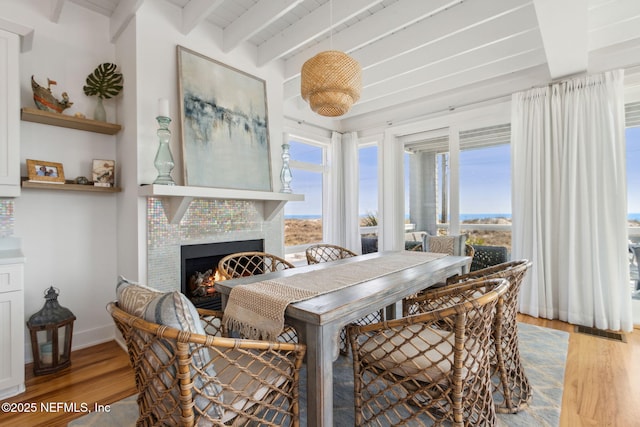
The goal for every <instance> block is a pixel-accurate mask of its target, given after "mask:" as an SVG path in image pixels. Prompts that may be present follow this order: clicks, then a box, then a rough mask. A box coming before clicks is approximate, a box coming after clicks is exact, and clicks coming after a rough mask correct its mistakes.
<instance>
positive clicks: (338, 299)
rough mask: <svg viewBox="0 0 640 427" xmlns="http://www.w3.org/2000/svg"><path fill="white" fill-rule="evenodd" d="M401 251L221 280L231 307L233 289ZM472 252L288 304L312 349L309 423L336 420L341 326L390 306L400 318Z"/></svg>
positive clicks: (288, 314) (389, 312) (290, 319)
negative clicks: (410, 300) (406, 305)
mask: <svg viewBox="0 0 640 427" xmlns="http://www.w3.org/2000/svg"><path fill="white" fill-rule="evenodd" d="M391 254H396V255H397V254H398V252H393V251H387V252H375V253H370V254H366V255H361V256H356V257H352V258H346V259H343V260H338V261H332V262H327V263H321V264H314V265H308V266H303V267H296V268H291V269H288V270H283V271H278V272H273V273H266V274H260V275H255V276H249V277H242V278H238V279H231V280H225V281H220V282H216V284H215V288H216V290H217V291H218V292H220V294H221V296H222V306H223V307H225V305H226V303H227V300H228V296H229V294H230V293H231V290H232V289H233V288H234V287H235V286H238V285H247V284H251V283H256V282H260V281H264V280H274V279H278V278H283V277H289V276H291V275H295V274H302V273H306V272H310V271H315V270H320V269H331V268H334V267H336V266H338V265H343V264H350V263H358V262H362V261H365V260H370V259H379V260H384V258H385V257H388V256H390V255H391ZM468 264H469V257H464V256H451V255H448V256H444V257H442V258H437V259H434V260H431V261H429V262H425V263H422V264H418V265H415V266H411V267H409V268H405V269H402V270H399V271H391V272H389V273H388V274H383V275H381V276H379V277H376V278H373V279H369V280H365V281H363V282H360V283H357V284H354V285H351V286H348V287H345V288H341V289H338V290H335V291H333V292H329V293H326V294H322V295H318V296H314V297H312V298H310V299H307V300H304V301H299V302H295V303H292V304H289V305H288V306H287V308H286V310H285V319H286V323H287V324H288V325H291V326H293V327H294V328H295V329H296V330H297V332H298V336H299V340H300V341H301V342H303V343H305V344H306V346H307V353H306V361H307V425H308V426H333V362H334V361H335V360H336V359H337V357H338V354H339V334H340V330H341V329H342V328H343V327H344V326H345V325H347V324H349V323H351V322H354V321H356V320H358V319H360V318H362V317H364V316H366V315H367V314H370V313H373V312H375V311H378V310H380V309H383V308H385V309H386V316H387V318H395V317H396V315H397V313H398V312H399V303H400V302H401V301H402V299H403V298H405V297H407V296H409V295H413V294H415V293H416V292H418V291H420V290H421V289H425V288H427V287H429V286H432V285H433V284H435V283H438V282H443V281H445V280H446V278H448V277H450V276H453V275H455V274H460V273H462V272H463V271H464V269H465V268H466V267H467V266H468Z"/></svg>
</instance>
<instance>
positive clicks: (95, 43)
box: [0, 0, 283, 360]
mask: <svg viewBox="0 0 640 427" xmlns="http://www.w3.org/2000/svg"><path fill="white" fill-rule="evenodd" d="M50 13H51V2H49V1H42V0H3V1H2V8H1V9H0V18H3V19H6V20H8V21H11V22H15V23H18V24H21V25H24V26H27V27H31V28H34V30H35V36H34V39H33V48H32V50H31V51H29V52H26V53H22V54H21V57H20V85H21V102H22V105H23V106H25V107H35V105H34V104H33V100H32V92H31V86H30V78H31V75H32V74H33V75H34V76H35V78H36V80H37V81H38V82H39V83H41V84H46V79H47V78H50V79H52V80H55V81H57V83H58V84H57V86H53V87H52V89H53V93H54V94H56V95H58V96H59V95H60V94H61V92H63V91H66V92H68V94H69V97H70V98H71V101H73V102H74V105H73V107H72V108H71V109H68V110H66V111H65V114H74V113H76V112H80V113H83V114H85V115H87V116H88V117H91V116H92V112H93V107H94V104H95V100H94V99H92V98H88V97H86V96H85V95H84V93H83V92H82V86H83V85H84V82H85V79H86V76H87V75H88V74H90V73H91V72H93V70H94V69H95V67H96V66H97V65H98V64H100V63H102V62H114V63H116V64H118V65H119V67H120V70H121V72H123V74H124V90H123V93H122V94H121V95H120V96H119V97H118V99H112V100H107V101H105V107H106V110H107V119H108V121H110V122H116V123H119V124H121V125H122V126H123V130H122V131H121V132H120V133H119V134H118V135H116V136H107V135H102V134H96V133H91V132H84V131H78V130H72V129H66V128H59V127H55V126H47V125H42V124H35V123H29V122H21V142H20V148H21V169H22V174H23V175H25V174H26V168H25V159H27V158H30V159H36V160H47V161H54V162H59V163H62V164H63V165H64V171H65V175H66V177H67V178H68V179H69V178H71V179H73V178H75V177H77V176H79V175H85V176H90V172H91V162H92V160H93V159H116V161H117V163H116V180H117V184H118V185H120V186H122V187H123V192H122V193H120V194H118V195H113V194H93V193H89V192H62V191H47V190H34V189H24V190H23V191H22V195H21V196H20V197H19V198H17V199H16V202H15V236H16V237H19V238H21V239H22V242H23V251H24V253H25V256H26V257H27V262H26V265H25V316H26V318H28V317H29V316H30V315H31V314H33V313H35V312H36V311H38V310H39V309H40V308H41V307H42V305H43V304H44V298H43V295H44V290H45V289H46V288H48V287H49V286H51V285H53V286H55V287H57V288H59V289H60V297H59V302H60V303H61V305H63V306H65V307H67V308H69V309H70V310H71V311H72V312H73V313H74V314H75V315H76V317H77V320H76V322H75V324H74V338H73V347H74V348H81V347H85V346H89V345H92V344H95V343H98V342H102V341H106V340H109V339H112V338H113V336H114V328H113V322H112V320H111V318H110V317H109V316H108V314H107V313H106V310H105V305H106V304H107V302H108V301H110V300H112V299H113V298H114V296H115V284H116V281H117V276H118V275H119V274H124V275H127V276H129V277H131V278H133V279H138V280H144V279H145V274H146V226H145V224H146V222H145V220H146V218H145V215H146V203H145V202H146V201H145V200H144V199H142V198H139V197H138V196H137V191H138V185H139V184H143V183H150V182H152V181H153V180H154V179H155V177H156V170H155V168H154V167H153V159H154V156H155V151H156V148H157V144H158V139H157V136H156V130H157V124H156V121H155V116H156V115H157V100H158V98H168V99H169V100H170V103H171V116H172V118H173V122H172V125H171V131H172V134H173V137H172V141H171V149H172V152H173V155H174V158H175V162H176V168H175V169H174V172H173V174H172V175H173V177H174V179H175V180H176V182H177V183H178V184H182V183H183V177H182V167H181V165H182V157H181V137H180V134H181V129H180V127H179V125H178V124H179V103H178V75H177V59H176V46H177V45H181V46H184V47H187V48H189V49H191V50H194V51H196V52H198V53H201V54H202V55H205V56H208V57H211V58H212V59H215V60H217V61H220V62H222V63H225V64H228V65H230V66H232V67H234V68H238V69H240V70H243V71H245V72H247V73H250V74H253V75H255V76H257V77H259V78H261V79H264V80H265V81H266V82H267V98H268V120H269V128H270V145H271V160H272V177H273V185H274V188H277V185H278V182H277V180H278V176H279V175H278V172H277V171H279V169H280V145H281V135H282V129H283V117H282V108H283V106H282V83H283V80H282V72H281V69H280V67H279V66H270V67H262V68H258V67H256V66H255V65H254V63H255V58H256V52H255V49H253V48H249V47H246V48H241V49H239V50H236V51H234V52H233V53H223V52H222V51H221V49H220V48H219V45H220V44H221V34H220V31H219V30H217V29H216V28H215V27H213V26H210V25H208V24H206V23H204V24H201V25H200V26H199V27H198V28H196V29H195V30H194V31H192V32H191V33H190V34H189V35H187V36H185V35H184V34H182V33H181V32H180V31H179V30H178V29H179V28H180V26H181V13H180V9H179V8H177V7H175V6H174V5H172V4H170V3H169V2H166V1H164V0H148V1H146V2H145V3H144V4H143V5H142V7H141V8H140V9H139V10H138V13H137V15H136V17H135V18H134V19H133V20H132V21H131V23H129V25H128V26H127V28H126V29H125V30H124V31H123V33H122V34H121V35H120V36H119V38H118V39H117V40H115V41H114V42H112V41H111V40H109V19H108V18H107V17H104V16H102V15H100V14H97V13H93V12H91V11H88V10H86V9H84V8H81V7H78V6H77V5H75V4H74V3H73V2H65V3H64V7H63V11H62V13H61V15H60V18H59V22H58V23H54V22H51V21H50V19H49V17H50ZM274 221H277V222H280V223H281V222H282V219H281V216H278V217H277V218H276V219H275V220H274ZM280 227H282V225H280ZM26 318H25V320H26ZM25 333H28V331H27V330H26V328H25ZM27 342H28V340H27ZM27 345H28V344H27ZM26 356H27V360H31V350H30V348H29V347H27V348H26Z"/></svg>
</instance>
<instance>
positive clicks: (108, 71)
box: [82, 62, 122, 122]
mask: <svg viewBox="0 0 640 427" xmlns="http://www.w3.org/2000/svg"><path fill="white" fill-rule="evenodd" d="M117 68H118V67H117V65H116V64H111V63H109V62H105V63H104V64H100V65H98V66H97V67H96V69H95V70H93V73H91V74H89V75H88V76H87V81H86V85H85V86H84V87H83V88H82V90H84V94H85V95H87V96H97V97H98V103H97V104H96V109H95V111H94V113H93V119H94V120H99V121H101V122H106V121H107V114H106V112H105V110H104V105H103V104H102V100H103V99H110V98H113V97H114V96H117V95H118V94H119V93H120V91H122V73H118V72H116V71H117Z"/></svg>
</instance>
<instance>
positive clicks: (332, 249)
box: [305, 243, 384, 355]
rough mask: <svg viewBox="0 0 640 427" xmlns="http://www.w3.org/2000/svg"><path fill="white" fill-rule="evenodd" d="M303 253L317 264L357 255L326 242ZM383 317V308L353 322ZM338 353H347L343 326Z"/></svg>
mask: <svg viewBox="0 0 640 427" xmlns="http://www.w3.org/2000/svg"><path fill="white" fill-rule="evenodd" d="M305 254H306V256H307V263H308V264H309V265H311V264H319V263H321V262H329V261H337V260H339V259H344V258H350V257H353V256H357V255H358V254H356V253H355V252H353V251H350V250H349V249H347V248H343V247H342V246H337V245H331V244H328V243H319V244H317V245H313V246H309V247H308V248H307V250H306V251H305ZM383 319H384V313H383V310H379V311H376V312H375V313H370V314H368V315H366V316H364V317H362V318H360V319H358V320H356V322H355V323H356V324H358V325H368V324H370V323H376V322H381V321H382V320H383ZM340 353H341V354H343V355H347V354H349V343H348V341H347V330H346V329H345V328H342V330H341V331H340Z"/></svg>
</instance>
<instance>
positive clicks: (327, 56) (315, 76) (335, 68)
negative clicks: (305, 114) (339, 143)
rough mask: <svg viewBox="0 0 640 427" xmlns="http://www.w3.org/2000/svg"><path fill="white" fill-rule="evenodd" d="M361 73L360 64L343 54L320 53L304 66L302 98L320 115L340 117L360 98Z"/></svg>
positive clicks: (334, 51) (336, 52)
mask: <svg viewBox="0 0 640 427" xmlns="http://www.w3.org/2000/svg"><path fill="white" fill-rule="evenodd" d="M361 72H362V71H361V68H360V64H358V61H356V60H355V59H353V58H351V57H350V56H349V55H347V54H346V53H344V52H340V51H337V50H328V51H324V52H320V53H318V54H317V55H316V56H314V57H313V58H311V59H309V60H308V61H307V62H305V63H304V65H303V66H302V73H301V79H300V92H301V95H302V99H304V100H305V101H307V102H308V103H309V105H310V106H311V109H312V110H313V111H315V112H316V113H318V114H320V115H321V116H327V117H336V116H341V115H343V114H345V113H346V112H347V111H349V109H350V108H351V106H352V105H353V104H354V103H355V102H356V101H358V99H360V91H361V89H362V77H361Z"/></svg>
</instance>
